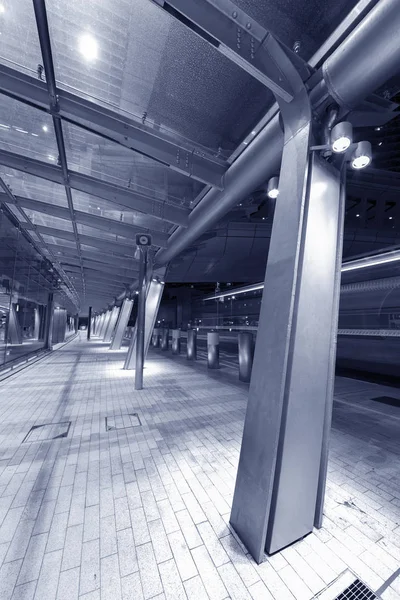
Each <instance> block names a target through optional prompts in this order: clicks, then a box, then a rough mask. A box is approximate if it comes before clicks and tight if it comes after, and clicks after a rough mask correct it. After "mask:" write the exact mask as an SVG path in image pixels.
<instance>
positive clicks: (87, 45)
mask: <svg viewBox="0 0 400 600" xmlns="http://www.w3.org/2000/svg"><path fill="white" fill-rule="evenodd" d="M98 49H99V46H98V43H97V40H96V39H95V38H94V37H93V36H92V35H90V33H83V34H82V35H81V36H80V38H79V52H80V53H81V54H82V56H83V57H84V58H85V59H86V60H87V61H89V62H90V61H93V60H96V58H97V57H98Z"/></svg>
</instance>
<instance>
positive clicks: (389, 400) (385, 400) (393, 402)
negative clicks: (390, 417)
mask: <svg viewBox="0 0 400 600" xmlns="http://www.w3.org/2000/svg"><path fill="white" fill-rule="evenodd" d="M371 400H373V401H374V402H381V403H382V404H389V406H398V407H400V399H399V398H394V397H393V396H377V397H376V398H371Z"/></svg>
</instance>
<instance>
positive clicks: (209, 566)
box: [192, 546, 228, 600]
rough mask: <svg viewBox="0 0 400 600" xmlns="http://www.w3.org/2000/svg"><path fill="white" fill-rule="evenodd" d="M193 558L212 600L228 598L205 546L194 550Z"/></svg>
mask: <svg viewBox="0 0 400 600" xmlns="http://www.w3.org/2000/svg"><path fill="white" fill-rule="evenodd" d="M192 556H193V559H194V562H195V563H196V567H197V569H198V570H199V574H200V577H201V579H202V582H203V585H204V587H205V588H206V591H207V594H208V595H209V596H210V598H212V600H223V599H224V598H226V597H227V596H228V592H227V589H226V587H225V585H224V583H223V581H222V579H221V577H220V575H219V573H218V571H217V569H216V568H215V566H214V563H213V562H212V560H211V557H210V555H209V554H208V552H207V549H206V547H205V546H199V547H198V548H194V549H193V550H192Z"/></svg>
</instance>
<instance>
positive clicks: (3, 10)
mask: <svg viewBox="0 0 400 600" xmlns="http://www.w3.org/2000/svg"><path fill="white" fill-rule="evenodd" d="M5 11H6V9H5V8H4V6H3V4H0V14H3V13H4V12H5Z"/></svg>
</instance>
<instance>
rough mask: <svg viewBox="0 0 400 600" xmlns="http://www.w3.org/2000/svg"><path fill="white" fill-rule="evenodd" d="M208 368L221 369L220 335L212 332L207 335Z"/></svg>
mask: <svg viewBox="0 0 400 600" xmlns="http://www.w3.org/2000/svg"><path fill="white" fill-rule="evenodd" d="M207 367H208V368H209V369H219V333H218V331H210V332H209V333H207Z"/></svg>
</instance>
